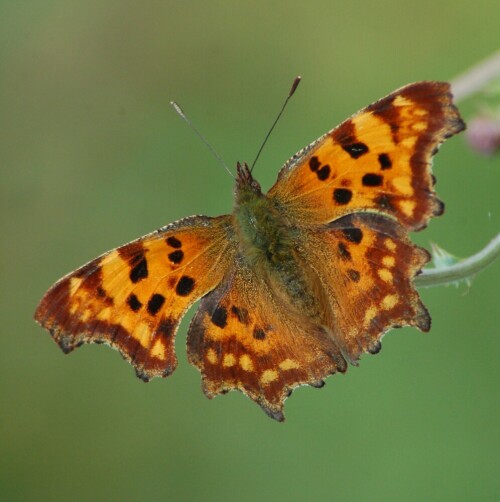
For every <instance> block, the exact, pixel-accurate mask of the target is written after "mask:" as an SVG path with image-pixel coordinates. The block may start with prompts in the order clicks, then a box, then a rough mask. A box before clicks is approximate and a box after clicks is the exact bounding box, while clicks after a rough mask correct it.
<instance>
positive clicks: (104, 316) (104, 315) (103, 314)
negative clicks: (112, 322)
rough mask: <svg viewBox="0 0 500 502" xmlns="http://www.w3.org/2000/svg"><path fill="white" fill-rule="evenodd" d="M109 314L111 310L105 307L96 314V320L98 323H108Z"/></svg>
mask: <svg viewBox="0 0 500 502" xmlns="http://www.w3.org/2000/svg"><path fill="white" fill-rule="evenodd" d="M111 312H112V311H111V309H110V308H109V307H106V308H104V309H102V310H100V311H99V312H98V313H97V319H99V321H109V318H110V317H111Z"/></svg>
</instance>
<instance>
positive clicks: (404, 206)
mask: <svg viewBox="0 0 500 502" xmlns="http://www.w3.org/2000/svg"><path fill="white" fill-rule="evenodd" d="M415 205H416V202H415V201H413V200H402V201H400V202H399V207H400V208H401V211H403V213H404V214H406V216H413V212H414V210H415Z"/></svg>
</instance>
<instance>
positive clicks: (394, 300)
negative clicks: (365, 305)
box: [382, 295, 398, 310]
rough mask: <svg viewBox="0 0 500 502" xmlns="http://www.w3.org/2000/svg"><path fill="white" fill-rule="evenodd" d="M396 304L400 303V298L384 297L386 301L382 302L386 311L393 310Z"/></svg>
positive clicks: (393, 296)
mask: <svg viewBox="0 0 500 502" xmlns="http://www.w3.org/2000/svg"><path fill="white" fill-rule="evenodd" d="M396 303H398V297H397V296H396V295H387V296H384V299H383V300H382V308H383V309H384V310H389V309H392V307H394V305H396Z"/></svg>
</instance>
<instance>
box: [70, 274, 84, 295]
mask: <svg viewBox="0 0 500 502" xmlns="http://www.w3.org/2000/svg"><path fill="white" fill-rule="evenodd" d="M82 281H83V279H81V278H80V277H72V278H71V279H70V280H69V294H70V295H71V296H72V295H74V294H75V293H76V290H77V289H78V288H79V287H80V284H81V283H82Z"/></svg>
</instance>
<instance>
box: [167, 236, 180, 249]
mask: <svg viewBox="0 0 500 502" xmlns="http://www.w3.org/2000/svg"><path fill="white" fill-rule="evenodd" d="M166 242H167V244H168V245H169V246H171V247H173V248H176V249H179V248H180V247H182V242H181V241H180V240H179V239H177V237H174V236H173V235H172V236H170V237H167V239H166Z"/></svg>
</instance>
